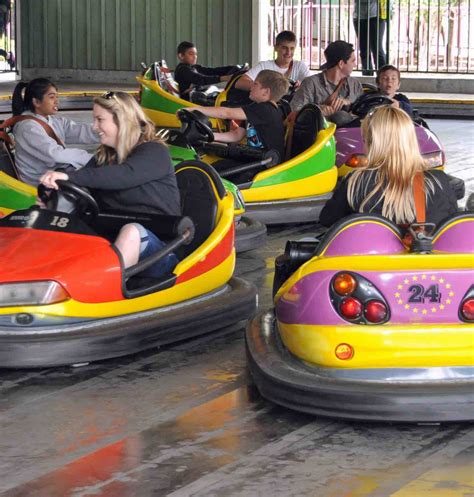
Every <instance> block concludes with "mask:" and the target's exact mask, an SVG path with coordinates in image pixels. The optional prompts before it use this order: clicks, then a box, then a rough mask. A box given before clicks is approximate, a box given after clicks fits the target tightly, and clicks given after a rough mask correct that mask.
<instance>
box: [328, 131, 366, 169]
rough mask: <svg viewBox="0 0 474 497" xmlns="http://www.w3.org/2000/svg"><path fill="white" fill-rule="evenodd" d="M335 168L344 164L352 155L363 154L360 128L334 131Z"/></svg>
mask: <svg viewBox="0 0 474 497" xmlns="http://www.w3.org/2000/svg"><path fill="white" fill-rule="evenodd" d="M335 138H336V166H337V167H340V166H342V165H343V164H345V163H346V161H347V160H348V159H349V157H350V156H351V155H353V154H364V153H365V152H364V143H363V142H362V135H361V132H360V128H339V129H336V133H335Z"/></svg>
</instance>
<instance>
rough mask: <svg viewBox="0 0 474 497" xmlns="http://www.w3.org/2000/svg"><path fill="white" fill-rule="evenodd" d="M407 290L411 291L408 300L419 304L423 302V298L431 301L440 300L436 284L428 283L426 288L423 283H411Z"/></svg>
mask: <svg viewBox="0 0 474 497" xmlns="http://www.w3.org/2000/svg"><path fill="white" fill-rule="evenodd" d="M408 291H409V292H410V293H411V296H410V298H409V299H408V302H413V303H416V304H419V303H423V302H424V301H425V299H429V301H430V302H433V303H435V302H440V301H441V293H439V288H438V285H430V286H429V287H428V288H426V289H425V287H424V286H423V285H412V286H411V287H410V288H408Z"/></svg>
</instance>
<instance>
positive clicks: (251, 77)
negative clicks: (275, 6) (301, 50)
mask: <svg viewBox="0 0 474 497" xmlns="http://www.w3.org/2000/svg"><path fill="white" fill-rule="evenodd" d="M274 48H275V52H276V54H277V56H276V59H275V60H265V61H262V62H259V63H258V64H257V65H256V66H255V67H252V69H250V71H248V72H247V73H245V74H244V75H243V76H242V77H241V78H239V80H238V81H237V83H236V84H235V87H236V88H237V89H238V90H246V91H250V88H251V86H252V82H253V81H255V78H256V77H257V76H258V73H259V72H260V71H262V70H264V69H268V70H270V71H276V72H279V73H280V74H283V76H285V77H286V78H287V79H291V80H293V81H295V82H296V84H297V85H299V84H300V83H301V81H303V79H304V78H306V77H308V76H310V75H311V72H310V70H309V69H308V66H307V65H306V64H305V63H304V62H303V61H301V60H294V59H293V56H294V54H295V48H296V36H295V33H293V32H292V31H282V32H281V33H279V34H278V35H277V37H276V40H275V47H274Z"/></svg>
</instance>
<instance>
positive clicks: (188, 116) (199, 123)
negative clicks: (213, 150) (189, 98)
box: [177, 109, 214, 142]
mask: <svg viewBox="0 0 474 497" xmlns="http://www.w3.org/2000/svg"><path fill="white" fill-rule="evenodd" d="M177 116H178V119H179V120H180V121H181V122H182V123H183V124H188V125H193V126H194V127H195V128H196V130H197V131H198V132H199V133H201V134H202V135H203V136H204V137H205V139H206V140H207V141H208V142H213V141H214V132H213V131H212V128H211V122H210V121H209V119H208V117H207V116H205V115H204V114H203V113H202V112H200V111H199V110H194V111H190V110H187V109H179V110H178V112H177Z"/></svg>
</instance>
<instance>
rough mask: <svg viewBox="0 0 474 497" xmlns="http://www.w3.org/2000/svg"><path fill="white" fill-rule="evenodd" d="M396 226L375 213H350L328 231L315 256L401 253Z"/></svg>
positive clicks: (400, 238) (400, 237)
mask: <svg viewBox="0 0 474 497" xmlns="http://www.w3.org/2000/svg"><path fill="white" fill-rule="evenodd" d="M404 250H405V248H404V245H403V242H402V232H401V229H400V227H399V226H397V225H396V224H395V223H392V222H391V221H390V220H389V219H386V218H384V217H383V216H379V215H377V214H353V215H351V216H347V217H345V218H343V219H341V220H340V221H339V222H337V223H336V224H334V225H333V226H332V227H331V229H329V230H328V231H327V232H326V234H325V236H324V238H323V239H322V240H321V243H320V244H319V246H318V249H317V251H316V255H322V254H324V255H325V256H341V255H369V254H371V255H383V254H386V255H389V254H394V253H400V252H402V251H404Z"/></svg>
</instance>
